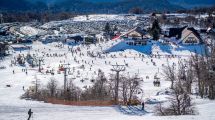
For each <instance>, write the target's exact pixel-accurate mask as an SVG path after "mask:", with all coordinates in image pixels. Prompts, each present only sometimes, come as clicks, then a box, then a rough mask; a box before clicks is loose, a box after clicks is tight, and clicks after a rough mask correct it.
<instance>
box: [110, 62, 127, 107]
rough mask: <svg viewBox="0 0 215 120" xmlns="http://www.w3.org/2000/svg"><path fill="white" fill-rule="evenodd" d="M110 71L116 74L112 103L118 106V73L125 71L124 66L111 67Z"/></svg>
mask: <svg viewBox="0 0 215 120" xmlns="http://www.w3.org/2000/svg"><path fill="white" fill-rule="evenodd" d="M112 67H113V68H112V69H111V71H114V72H116V84H115V97H114V101H115V103H116V104H118V97H119V96H118V91H119V73H120V72H122V71H125V66H124V65H112Z"/></svg>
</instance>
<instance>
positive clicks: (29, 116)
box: [28, 109, 33, 120]
mask: <svg viewBox="0 0 215 120" xmlns="http://www.w3.org/2000/svg"><path fill="white" fill-rule="evenodd" d="M32 114H33V112H31V109H29V110H28V120H30V118H31V116H32Z"/></svg>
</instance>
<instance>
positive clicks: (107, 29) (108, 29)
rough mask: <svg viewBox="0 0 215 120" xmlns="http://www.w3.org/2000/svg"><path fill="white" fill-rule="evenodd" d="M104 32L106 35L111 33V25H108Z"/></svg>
mask: <svg viewBox="0 0 215 120" xmlns="http://www.w3.org/2000/svg"><path fill="white" fill-rule="evenodd" d="M104 31H105V32H106V33H108V34H109V33H110V31H111V28H110V24H109V23H106V25H105V29H104Z"/></svg>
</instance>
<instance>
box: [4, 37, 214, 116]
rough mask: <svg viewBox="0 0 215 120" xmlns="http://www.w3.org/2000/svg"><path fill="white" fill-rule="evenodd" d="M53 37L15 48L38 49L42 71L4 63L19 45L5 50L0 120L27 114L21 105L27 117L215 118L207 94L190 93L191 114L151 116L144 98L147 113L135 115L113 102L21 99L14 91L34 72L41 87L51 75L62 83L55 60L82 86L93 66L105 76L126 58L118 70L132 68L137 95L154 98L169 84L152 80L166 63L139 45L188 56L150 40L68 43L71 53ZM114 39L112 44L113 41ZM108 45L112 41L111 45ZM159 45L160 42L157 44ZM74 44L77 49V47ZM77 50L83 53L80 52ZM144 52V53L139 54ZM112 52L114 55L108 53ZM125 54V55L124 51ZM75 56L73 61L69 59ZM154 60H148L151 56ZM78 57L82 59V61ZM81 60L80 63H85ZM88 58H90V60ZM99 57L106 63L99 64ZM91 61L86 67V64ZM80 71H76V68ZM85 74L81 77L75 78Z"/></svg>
mask: <svg viewBox="0 0 215 120" xmlns="http://www.w3.org/2000/svg"><path fill="white" fill-rule="evenodd" d="M120 44H121V47H122V48H126V49H123V50H124V51H119V50H117V48H120V47H116V46H117V45H120ZM58 45H59V43H51V44H46V45H44V44H42V43H40V42H34V43H33V46H32V50H30V51H21V54H24V55H26V54H28V53H30V54H35V55H37V56H43V55H44V63H43V65H42V67H43V71H42V73H39V72H38V67H36V68H31V67H30V66H29V65H28V64H27V65H26V67H22V66H19V65H18V66H10V64H11V60H12V59H13V58H14V57H16V56H17V55H18V54H20V51H18V52H14V53H13V55H12V56H8V57H6V58H5V60H4V61H0V64H1V65H4V66H5V67H6V69H1V70H0V76H1V79H0V120H24V119H26V118H27V111H28V109H29V108H32V111H33V112H34V114H33V120H71V119H72V120H95V119H98V120H143V119H146V120H202V119H204V120H214V118H215V114H214V112H215V109H214V106H215V102H214V101H209V100H201V99H197V98H195V101H196V105H197V106H196V107H197V110H198V112H199V114H198V115H195V116H165V117H161V116H155V115H154V106H153V105H150V104H146V110H147V111H148V112H149V113H147V114H141V115H128V114H124V113H123V112H121V111H120V109H119V108H118V107H117V106H112V107H111V106H110V107H90V106H88V107H84V106H83V107H78V106H64V105H53V104H49V103H43V102H38V101H30V100H21V99H20V98H19V97H20V96H21V95H22V94H23V93H24V90H23V89H22V87H23V86H24V87H25V89H27V88H28V87H29V86H32V85H33V83H32V82H33V81H35V77H37V78H38V79H39V81H40V85H41V87H44V86H45V85H46V83H47V82H48V81H49V79H50V78H52V77H54V78H56V80H57V81H58V82H59V84H58V85H59V86H60V87H61V86H63V74H62V73H61V74H57V70H58V66H59V64H62V63H63V64H64V63H70V67H71V68H73V67H74V68H75V70H74V73H73V74H72V75H69V76H68V78H69V79H73V78H74V79H73V82H74V83H75V85H77V86H79V87H80V88H82V89H84V88H83V87H84V86H90V85H92V83H91V82H90V78H93V77H95V76H96V74H95V72H97V71H98V69H102V70H103V71H104V72H105V73H106V76H107V77H108V76H109V73H112V72H111V70H110V69H111V68H112V66H111V65H114V64H123V65H124V64H125V63H127V64H128V67H126V71H125V72H123V73H121V74H130V75H134V74H135V73H137V74H139V76H140V77H142V79H143V80H144V82H143V84H142V89H143V91H144V94H143V95H142V96H139V99H141V100H147V99H157V100H159V101H163V100H165V99H166V98H165V97H166V95H162V94H161V95H157V93H158V92H160V91H163V90H165V89H167V88H168V87H169V86H170V82H169V81H165V80H164V79H163V78H162V76H160V77H161V87H154V86H153V80H154V79H153V78H154V75H155V74H156V73H157V72H162V64H164V65H165V64H167V58H166V57H165V56H164V57H157V58H151V57H150V56H148V54H147V53H145V52H143V51H148V52H152V53H155V54H156V53H159V54H163V55H165V54H176V55H177V56H178V57H180V58H181V59H182V60H183V59H188V58H189V56H190V54H191V53H190V52H188V51H187V49H180V51H177V50H175V51H177V53H176V52H175V51H174V49H172V48H171V49H169V51H170V52H169V53H168V52H166V51H165V49H166V48H165V47H164V46H162V45H160V44H159V43H156V42H154V43H153V44H151V45H148V46H145V47H148V48H145V47H143V46H139V47H134V46H133V47H131V46H130V47H129V46H126V45H125V44H123V42H120V41H118V42H115V41H109V42H104V43H100V44H96V45H94V44H93V45H90V46H88V47H87V46H83V45H78V46H73V50H77V51H78V53H77V54H74V55H72V53H71V51H69V50H68V48H71V46H67V45H64V47H63V48H59V47H57V46H58ZM113 45H114V46H113ZM112 46H113V47H112ZM162 47H164V48H165V49H164V48H162ZM78 49H80V51H79V50H78ZM110 49H112V51H109V52H110V53H108V54H102V57H101V58H99V57H97V58H93V57H90V56H87V52H102V51H103V50H110ZM55 53H57V54H59V55H61V57H49V56H46V54H55ZM80 53H82V54H83V55H82V56H80ZM142 55H144V57H142ZM113 56H115V57H113ZM125 56H126V57H125ZM178 57H174V58H173V57H171V58H168V59H169V62H170V63H169V64H172V63H177V61H178ZM74 58H76V59H77V60H78V61H79V63H77V62H75V61H74ZM152 59H153V61H154V62H155V63H156V65H153V63H152V62H151V60H152ZM82 61H84V62H82ZM85 61H86V63H85ZM92 61H93V63H92ZM105 62H106V63H107V64H105ZM81 65H84V66H85V69H81V68H80V66H81ZM91 65H92V69H91V70H90V67H91ZM25 68H26V69H28V74H26V73H25V72H22V69H25ZM51 69H54V73H55V75H54V76H53V75H50V74H45V71H46V70H51ZM13 70H14V72H15V74H13V72H12V71H13ZM77 71H80V73H81V74H80V75H78V72H77ZM146 76H149V79H146ZM85 78H89V79H88V80H87V79H86V80H85V81H84V82H81V81H80V80H82V79H85ZM6 85H11V87H6Z"/></svg>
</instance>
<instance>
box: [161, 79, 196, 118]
mask: <svg viewBox="0 0 215 120" xmlns="http://www.w3.org/2000/svg"><path fill="white" fill-rule="evenodd" d="M168 100H169V102H168V105H166V107H163V106H162V105H161V104H159V105H158V106H157V111H158V114H159V115H192V114H195V110H194V104H193V103H192V101H191V100H192V99H191V97H190V95H189V94H188V92H186V91H185V89H184V87H183V85H182V83H181V81H180V80H179V81H177V82H176V83H175V85H174V87H173V89H172V95H171V96H170V97H169V98H168ZM169 103H170V104H169Z"/></svg>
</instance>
